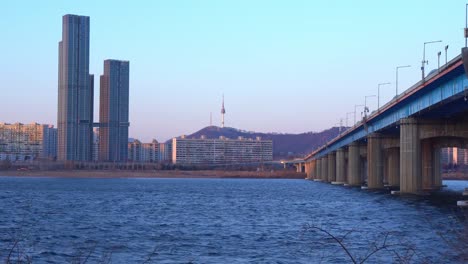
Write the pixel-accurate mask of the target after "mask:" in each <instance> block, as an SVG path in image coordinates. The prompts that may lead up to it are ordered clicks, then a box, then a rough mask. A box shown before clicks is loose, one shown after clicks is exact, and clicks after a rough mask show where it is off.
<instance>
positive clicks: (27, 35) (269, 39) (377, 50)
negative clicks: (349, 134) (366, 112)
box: [0, 0, 466, 142]
mask: <svg viewBox="0 0 468 264" xmlns="http://www.w3.org/2000/svg"><path fill="white" fill-rule="evenodd" d="M465 4H466V2H465V1H459V0H451V1H433V0H425V1H422V0H414V1H407V0H402V1H400V0H392V1H377V0H373V1H364V0H356V1H345V0H342V1H340V0H335V1H331V0H324V1H319V0H316V1H310V0H303V1H300V0H283V1H275V0H255V1H253V0H232V1H231V0H224V1H223V0H219V1H216V0H211V1H209V0H198V1H195V0H192V1H190V0H185V1H184V0H167V1H162V0H159V1H158V0H154V1H152V0H141V1H116V0H111V1H104V0H101V1H95V0H80V1H72V0H69V1H65V0H62V1H58V0H57V1H54V0H50V1H33V0H31V1H21V0H17V1H4V2H3V3H2V11H3V12H2V16H0V28H1V29H0V33H1V41H0V50H1V59H0V80H1V81H0V89H1V95H0V98H1V106H2V107H1V111H0V122H7V123H15V122H21V123H31V122H37V123H41V124H53V125H56V122H57V91H58V88H57V82H58V80H57V75H58V42H59V41H60V40H61V38H62V36H61V32H62V31H61V27H62V16H63V15H65V14H77V15H86V16H90V21H91V22H90V23H91V26H90V31H91V33H90V39H91V41H90V73H91V74H94V75H95V76H99V75H101V74H102V72H103V61H104V60H105V59H119V60H129V61H130V133H129V135H130V137H133V138H138V139H140V140H142V141H144V142H149V141H150V140H152V139H157V140H158V141H160V142H162V141H165V140H168V139H170V138H172V137H175V136H179V135H183V134H191V133H193V132H195V131H197V130H199V129H201V128H203V127H205V126H208V125H209V124H210V113H212V115H213V125H218V126H220V125H221V114H220V111H221V98H222V95H223V94H224V96H225V108H226V115H225V120H226V121H225V125H226V126H228V127H234V128H238V129H243V130H248V131H257V132H277V133H302V132H310V131H322V130H324V129H327V128H329V127H332V126H337V125H338V124H339V123H340V120H343V121H342V122H343V125H346V123H348V125H351V124H352V123H353V121H354V120H353V114H349V113H350V112H353V111H354V109H355V105H360V104H364V98H365V96H366V95H376V94H377V86H378V84H379V83H385V82H391V84H390V85H385V86H382V87H381V89H380V90H381V92H380V105H383V104H384V103H385V102H387V101H389V100H390V99H391V98H392V97H393V96H395V77H396V76H395V67H396V66H400V65H411V67H410V68H404V69H400V70H399V82H398V86H399V90H400V91H402V90H405V89H407V88H409V87H410V86H411V85H413V84H414V83H416V82H417V81H419V80H420V78H421V70H420V67H421V61H422V56H423V46H424V44H423V43H424V42H427V41H434V40H442V41H443V42H442V43H434V44H428V45H426V59H427V60H428V62H429V63H428V65H427V66H426V73H428V72H429V71H430V70H432V69H434V68H437V52H438V51H442V56H441V58H440V60H441V64H443V63H445V53H444V47H445V45H449V49H448V51H447V55H448V56H447V57H448V60H450V59H451V58H453V57H455V56H457V55H458V54H459V53H460V48H461V47H462V46H464V43H465V40H464V38H463V28H464V26H465ZM98 80H99V78H97V77H95V115H94V116H95V122H98V116H99V114H98V113H99V112H98V111H99V103H98V102H99V81H98ZM367 102H368V105H369V107H370V110H371V111H373V110H375V109H376V107H377V98H376V97H370V98H368V99H367ZM360 111H362V109H359V108H358V112H360ZM347 113H348V115H347ZM359 115H360V114H358V116H359ZM347 116H348V117H349V119H348V120H346V117H347Z"/></svg>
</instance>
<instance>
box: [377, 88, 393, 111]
mask: <svg viewBox="0 0 468 264" xmlns="http://www.w3.org/2000/svg"><path fill="white" fill-rule="evenodd" d="M387 84H390V83H389V82H386V83H379V85H378V86H377V110H379V111H380V86H382V85H387Z"/></svg>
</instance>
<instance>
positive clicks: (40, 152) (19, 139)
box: [0, 123, 57, 161]
mask: <svg viewBox="0 0 468 264" xmlns="http://www.w3.org/2000/svg"><path fill="white" fill-rule="evenodd" d="M56 157H57V129H56V128H54V126H52V125H41V124H37V123H32V124H22V123H15V124H8V123H0V160H6V159H9V160H11V161H16V160H20V161H24V160H34V159H37V158H48V159H55V158H56Z"/></svg>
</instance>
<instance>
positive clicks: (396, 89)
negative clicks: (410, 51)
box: [395, 65, 411, 96]
mask: <svg viewBox="0 0 468 264" xmlns="http://www.w3.org/2000/svg"><path fill="white" fill-rule="evenodd" d="M409 67H411V65H403V66H397V67H396V80H395V96H398V69H401V68H409Z"/></svg>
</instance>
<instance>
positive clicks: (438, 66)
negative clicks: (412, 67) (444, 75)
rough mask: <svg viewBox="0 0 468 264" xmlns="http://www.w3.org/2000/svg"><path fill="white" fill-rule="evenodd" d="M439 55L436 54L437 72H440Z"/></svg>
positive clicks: (438, 53)
mask: <svg viewBox="0 0 468 264" xmlns="http://www.w3.org/2000/svg"><path fill="white" fill-rule="evenodd" d="M440 54H442V52H440V51H439V52H437V71H438V72H440Z"/></svg>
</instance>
